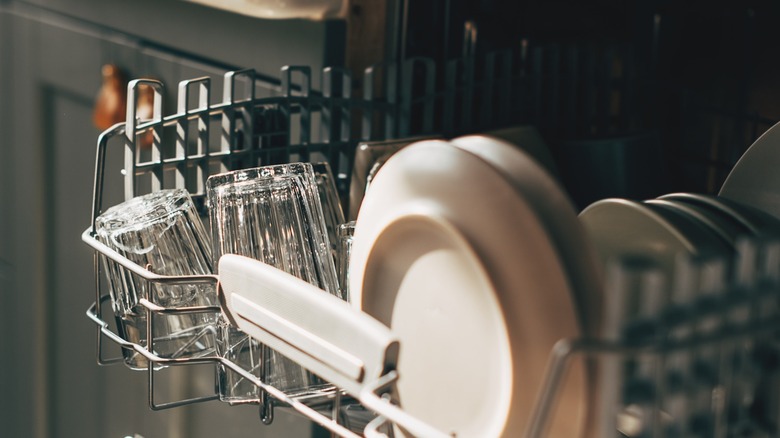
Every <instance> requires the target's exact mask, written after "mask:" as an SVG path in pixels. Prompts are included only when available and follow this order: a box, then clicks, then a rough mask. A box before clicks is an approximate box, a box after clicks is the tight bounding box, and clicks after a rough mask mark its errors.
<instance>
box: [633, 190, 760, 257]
mask: <svg viewBox="0 0 780 438" xmlns="http://www.w3.org/2000/svg"><path fill="white" fill-rule="evenodd" d="M645 204H651V205H655V206H658V207H660V208H666V209H669V210H670V211H676V212H678V213H679V214H682V215H685V216H687V217H689V218H690V219H691V220H694V221H696V222H698V223H700V224H702V226H704V227H707V228H708V229H709V230H711V231H712V232H714V233H715V234H717V235H718V237H720V238H721V239H722V240H723V242H724V243H726V244H727V245H729V247H730V248H735V245H736V243H737V239H738V238H739V237H741V236H744V235H747V234H748V230H747V228H745V227H744V226H742V224H740V223H739V222H737V221H736V220H734V219H733V218H731V217H729V216H726V215H724V214H723V213H721V212H720V211H717V210H712V209H708V208H707V207H706V206H702V205H698V204H696V203H688V202H684V201H679V200H674V199H651V200H647V201H645Z"/></svg>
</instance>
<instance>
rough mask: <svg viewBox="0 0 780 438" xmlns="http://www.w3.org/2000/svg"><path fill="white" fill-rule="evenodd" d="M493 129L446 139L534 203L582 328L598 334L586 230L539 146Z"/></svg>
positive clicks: (596, 288)
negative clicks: (497, 133)
mask: <svg viewBox="0 0 780 438" xmlns="http://www.w3.org/2000/svg"><path fill="white" fill-rule="evenodd" d="M492 135H493V134H487V135H471V136H466V137H460V138H456V139H454V140H451V141H450V143H451V144H452V145H454V146H455V147H458V148H460V149H463V150H465V151H467V152H470V153H472V154H474V155H476V156H478V157H479V158H481V159H483V160H485V161H486V162H487V163H488V164H490V165H491V166H493V167H494V168H495V169H496V170H498V171H499V172H500V173H501V174H502V175H503V176H504V177H505V178H507V180H508V181H509V183H510V184H512V186H513V187H514V189H515V190H516V191H517V193H518V194H520V195H521V196H523V197H524V198H525V199H527V200H528V202H530V203H531V204H532V205H533V207H534V210H535V211H536V213H537V214H538V215H539V216H540V217H541V218H542V225H543V226H544V227H545V229H546V232H547V235H548V236H549V238H550V241H551V242H552V243H553V245H554V246H555V249H556V251H557V252H558V255H559V256H560V259H561V263H562V264H563V266H564V272H565V275H566V278H567V280H568V281H569V288H570V289H571V291H572V293H573V298H574V300H575V302H576V303H577V309H578V316H579V317H580V322H581V328H582V330H583V331H584V333H585V334H586V335H589V336H595V335H598V334H599V333H598V330H599V324H600V322H601V310H602V289H603V280H602V275H601V274H602V273H601V266H600V265H599V264H598V263H596V257H595V254H596V253H595V248H594V247H593V244H592V242H591V241H590V239H588V238H587V236H586V234H585V230H584V228H583V227H582V224H581V223H580V221H579V219H578V217H577V210H576V209H575V207H574V204H572V202H571V200H570V199H569V198H568V196H567V195H566V193H565V192H564V190H563V189H562V188H561V186H560V184H559V183H558V182H557V180H556V179H555V178H554V175H553V174H551V173H550V169H551V168H550V167H549V165H548V164H545V163H544V162H540V161H538V156H539V155H541V154H540V153H539V152H538V151H537V152H533V153H531V152H528V151H527V150H526V145H525V144H517V145H513V144H510V143H509V142H508V140H503V139H499V138H492ZM517 139H518V140H519V139H520V138H519V137H518V138H517ZM518 147H519V148H521V149H522V151H523V152H520V151H518V150H517V149H518Z"/></svg>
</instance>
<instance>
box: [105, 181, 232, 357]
mask: <svg viewBox="0 0 780 438" xmlns="http://www.w3.org/2000/svg"><path fill="white" fill-rule="evenodd" d="M95 231H96V233H97V238H98V240H100V241H101V242H102V243H104V244H106V245H107V246H109V247H111V248H112V249H114V250H116V251H117V252H118V253H119V254H120V255H122V256H124V257H126V258H127V259H129V260H130V261H132V262H135V263H137V264H138V265H140V266H142V267H145V268H147V269H149V270H150V271H152V272H154V273H157V274H161V275H174V276H178V275H203V274H211V273H212V264H211V263H212V257H211V242H210V240H209V236H208V233H207V232H206V230H205V228H204V227H203V224H202V222H201V220H200V217H199V216H198V213H197V210H196V208H195V206H194V204H193V202H192V199H191V198H190V195H189V193H188V192H187V191H186V190H183V189H169V190H161V191H157V192H154V193H150V194H147V195H144V196H139V197H136V198H133V199H130V200H128V201H125V202H123V203H121V204H118V205H115V206H113V207H111V208H109V209H108V210H106V211H105V213H103V214H101V215H100V216H99V217H98V218H97V219H96V220H95ZM101 259H102V262H103V267H104V270H105V272H106V275H107V279H108V285H109V293H110V294H111V298H112V304H113V309H114V314H115V315H116V318H117V326H118V330H119V332H120V334H121V335H122V336H123V337H124V339H125V340H127V341H130V342H134V343H137V344H140V345H142V346H145V347H147V348H148V349H149V350H150V351H152V352H153V353H155V354H157V355H158V356H160V357H164V358H183V357H198V356H203V355H207V354H211V353H214V350H215V337H214V333H215V327H214V326H215V323H216V320H217V314H215V313H198V314H194V313H193V314H176V315H166V314H156V313H152V315H153V320H152V321H153V323H154V324H153V330H154V333H153V336H152V337H151V338H152V342H149V340H150V339H149V338H150V337H149V336H148V334H147V333H146V318H147V311H146V308H144V307H143V306H142V305H140V304H139V300H140V299H141V298H146V299H148V300H149V301H151V302H153V303H155V304H157V305H159V306H163V307H168V308H175V307H183V306H207V305H216V304H217V297H216V291H215V289H214V287H213V286H211V285H199V284H191V285H170V284H168V285H165V284H157V283H151V282H149V281H146V280H144V279H143V278H141V277H140V276H138V275H136V274H133V273H132V272H131V271H129V270H127V269H125V268H124V267H122V266H121V265H119V264H118V263H117V262H115V261H113V260H110V259H109V258H107V257H105V256H101ZM148 343H149V344H151V345H148V346H147V344H148ZM123 352H124V356H125V363H126V364H127V365H128V366H129V367H130V368H134V369H144V368H146V367H147V365H148V363H147V360H146V358H145V357H143V356H142V355H141V354H139V353H137V352H135V351H133V350H128V349H123Z"/></svg>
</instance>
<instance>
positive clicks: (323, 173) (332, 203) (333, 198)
mask: <svg viewBox="0 0 780 438" xmlns="http://www.w3.org/2000/svg"><path fill="white" fill-rule="evenodd" d="M312 168H313V169H314V179H315V181H316V182H317V192H318V193H319V195H320V201H321V202H322V213H323V215H324V218H325V232H327V233H328V241H329V242H330V248H331V252H332V253H333V257H334V259H335V258H337V257H338V251H339V248H338V246H339V235H338V233H339V231H338V230H339V226H340V225H341V224H343V223H344V221H345V219H344V209H343V208H342V207H341V200H340V199H339V192H338V189H337V188H336V179H335V177H334V176H333V172H332V171H331V169H330V164H328V162H327V161H323V162H319V163H312ZM336 263H337V264H338V261H337V262H336ZM336 269H337V270H338V266H336Z"/></svg>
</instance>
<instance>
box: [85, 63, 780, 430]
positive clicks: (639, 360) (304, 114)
mask: <svg viewBox="0 0 780 438" xmlns="http://www.w3.org/2000/svg"><path fill="white" fill-rule="evenodd" d="M414 62H415V61H414V60H412V61H410V63H409V64H406V65H405V66H404V67H403V68H401V69H400V70H401V71H411V69H412V68H413V67H412V66H413V65H414ZM405 69H406V70H405ZM388 71H389V72H391V73H392V74H389V75H387V76H390V77H393V75H394V74H395V73H394V72H395V67H392V68H390V69H389V70H388ZM372 72H373V70H369V72H368V73H369V77H367V78H366V79H365V82H366V83H367V84H368V83H371V84H373V82H374V79H373V77H372V76H370V74H371V73H372ZM295 75H299V76H300V77H301V85H300V86H297V87H296V86H295V85H294V84H293V80H292V79H293V77H294V76H295ZM336 77H339V79H341V81H336V80H335V78H336ZM410 77H411V73H410ZM254 82H255V77H254V72H253V71H252V70H242V71H237V72H229V73H227V74H226V75H225V82H224V85H223V96H224V101H223V102H222V103H219V104H215V105H211V104H209V101H210V80H209V79H208V78H199V79H193V80H189V81H183V82H182V83H181V84H179V88H178V89H179V99H178V102H179V105H178V109H177V113H175V114H173V115H170V116H166V117H163V114H162V101H163V85H162V84H161V83H160V82H157V81H154V80H145V79H141V80H135V81H132V82H131V83H130V84H129V86H128V102H129V103H130V104H129V105H128V114H127V121H126V122H125V123H119V124H117V125H115V126H114V127H112V128H110V129H108V130H106V131H105V132H103V133H102V134H101V135H100V137H99V139H98V146H97V159H96V168H95V187H94V198H93V207H92V225H91V226H90V227H89V228H88V229H87V230H86V231H85V232H84V233H83V235H82V239H83V240H84V241H85V242H86V243H87V244H88V245H90V246H91V247H92V248H93V249H94V250H95V251H96V253H95V255H94V268H95V302H94V303H93V305H92V306H91V307H90V308H89V309H88V310H87V316H88V317H89V318H90V319H91V320H92V321H93V322H94V323H95V324H96V326H97V342H98V346H97V358H98V363H100V364H101V365H108V364H114V363H119V362H121V361H122V359H121V358H105V357H104V343H105V340H106V339H107V340H108V341H110V342H111V343H113V344H116V345H118V346H119V347H121V348H123V349H130V350H133V351H135V352H137V353H139V354H140V355H142V356H144V357H145V358H146V359H147V360H148V366H147V372H148V384H149V400H148V401H149V406H150V408H152V409H155V410H157V409H167V408H175V407H178V406H183V405H187V404H192V403H198V402H205V401H210V400H218V399H219V397H218V395H217V394H216V393H215V394H206V395H204V396H201V397H197V398H192V399H186V400H174V401H168V402H165V403H159V402H158V400H156V398H155V390H154V388H155V383H154V382H155V374H156V373H157V372H158V371H159V370H160V369H161V368H163V367H176V366H188V365H212V366H214V367H217V366H221V367H226V368H229V369H230V370H232V371H233V372H235V373H238V374H239V375H240V376H242V377H243V378H244V379H246V380H248V381H250V382H252V383H253V384H254V385H256V386H258V387H259V388H260V389H261V390H262V393H263V397H262V398H261V403H260V414H261V415H260V417H261V419H262V420H263V422H265V423H269V422H271V421H272V419H273V409H274V406H284V407H287V408H292V409H294V410H295V411H296V412H298V413H300V414H302V415H303V416H305V417H307V418H309V419H310V420H311V421H313V422H316V423H317V424H319V425H321V426H323V427H325V428H326V429H328V430H330V431H331V432H333V433H335V434H337V435H339V436H345V437H357V436H361V435H365V436H386V435H391V436H392V435H393V427H392V426H397V427H399V428H400V429H401V430H405V431H409V432H412V434H414V435H417V436H449V435H448V434H447V433H444V432H440V431H438V430H436V429H435V428H433V427H431V426H430V425H427V424H425V423H424V422H422V421H420V420H418V419H417V418H415V417H414V416H413V415H411V414H410V413H408V412H405V411H404V410H403V409H402V408H401V407H400V406H398V405H397V404H396V403H395V401H394V400H393V397H392V395H391V394H392V387H393V385H394V382H395V381H396V380H397V379H398V377H399V376H398V374H397V372H395V371H389V372H388V373H386V374H385V375H384V376H382V377H381V378H380V379H378V380H377V381H375V382H370V383H369V384H368V385H366V387H368V388H370V389H371V390H370V391H366V392H365V393H363V394H346V393H345V392H344V391H343V390H342V389H340V388H336V387H328V388H326V389H323V390H320V391H318V392H313V393H304V394H289V393H285V392H283V391H281V390H279V389H278V388H275V387H273V386H271V385H268V384H267V383H265V382H263V381H262V380H261V379H260V378H258V377H257V376H255V375H253V374H252V373H250V372H249V371H247V370H245V369H242V368H241V367H240V366H238V365H236V364H235V363H233V362H231V361H230V360H227V359H225V358H221V357H218V356H216V355H209V356H205V357H200V358H187V359H167V358H162V357H159V356H157V355H155V354H154V353H153V352H152V351H150V350H149V349H148V348H147V347H145V346H142V345H139V344H136V343H132V342H128V341H127V340H125V339H124V338H123V337H122V336H120V335H119V334H117V333H116V332H114V331H113V330H112V329H111V325H110V324H109V323H108V322H107V320H108V319H107V318H106V315H105V314H104V311H103V307H104V305H105V304H106V303H107V302H109V300H110V296H109V294H108V293H107V292H105V291H104V289H105V286H104V285H103V284H102V281H101V264H100V262H99V258H100V257H107V258H109V259H111V260H113V261H115V262H117V263H119V264H120V265H121V266H123V267H124V268H125V269H128V270H129V271H131V272H132V273H133V274H134V275H137V276H140V277H141V278H143V279H145V280H146V281H149V282H151V283H158V284H193V283H200V284H204V283H208V284H213V285H216V284H217V282H218V278H217V277H216V276H209V275H204V276H183V277H170V276H162V275H158V274H155V273H153V272H151V271H149V270H148V269H146V268H144V267H142V266H139V265H137V264H134V263H133V262H131V261H129V260H127V259H126V258H123V257H122V256H121V255H120V254H118V253H116V252H114V251H113V250H111V249H110V248H108V247H107V246H105V245H103V244H102V243H100V242H99V241H98V240H97V239H96V237H95V232H94V223H95V219H96V218H97V217H98V216H99V215H100V213H101V212H102V210H103V204H104V202H105V199H104V197H105V196H104V195H105V188H106V181H105V178H106V175H107V173H106V170H107V162H108V161H107V152H108V151H109V149H110V148H111V147H112V146H111V145H113V144H114V143H119V144H120V145H121V151H122V156H123V157H124V167H123V169H122V171H121V175H122V176H121V178H122V179H123V182H124V193H123V196H124V198H131V197H133V196H136V195H137V194H138V193H143V192H151V191H156V190H160V189H163V188H170V187H184V188H187V189H188V190H189V191H190V193H192V195H193V199H194V200H195V201H196V203H198V202H200V203H202V201H203V195H204V187H205V179H206V178H207V177H208V176H209V175H210V174H213V173H216V172H221V171H225V170H229V169H235V168H241V167H250V166H256V165H264V164H275V163H279V162H289V161H294V160H298V161H312V160H322V161H328V162H330V164H331V166H332V167H333V169H334V173H336V174H338V180H339V186H340V188H341V191H342V193H344V192H346V189H345V187H348V183H349V170H348V169H349V168H350V166H351V162H352V159H353V158H354V155H353V154H354V148H355V147H356V145H357V144H358V142H359V141H364V140H373V139H376V138H377V137H379V135H378V134H377V132H382V134H383V135H382V136H383V137H387V138H393V137H396V136H404V135H407V136H408V135H411V134H430V133H432V132H433V102H434V101H435V100H436V96H435V93H433V89H432V88H431V87H429V88H427V89H426V93H427V94H424V96H423V97H421V98H413V97H412V95H411V92H410V91H409V92H408V93H406V92H402V93H396V92H395V89H394V88H393V85H392V84H391V85H389V86H388V87H387V88H386V90H392V92H390V93H389V94H387V95H386V96H385V98H381V99H380V98H375V97H374V95H375V93H374V92H373V91H371V90H369V89H368V88H367V89H366V90H365V92H364V95H363V98H362V99H353V98H351V97H350V94H349V93H350V92H349V90H350V89H351V76H350V75H349V73H348V72H346V71H343V70H337V69H325V71H324V73H323V81H322V82H323V87H325V88H326V91H325V92H323V93H314V92H313V91H312V90H311V88H310V84H311V71H310V70H309V69H308V68H306V67H289V68H284V69H283V77H282V81H281V88H280V93H279V95H278V96H269V97H262V98H258V97H257V96H256V95H255V91H254V85H253V84H254ZM391 82H392V81H388V83H391ZM335 84H339V85H338V86H336V85H335ZM140 87H150V88H151V89H152V90H153V91H154V112H153V114H152V115H151V117H150V118H148V119H141V118H140V117H137V116H138V114H137V113H136V108H135V104H136V102H137V101H138V99H137V97H138V90H139V88H140ZM336 89H338V90H340V91H339V94H340V96H339V97H334V96H333V95H334V94H336V93H335V92H333V90H336ZM402 89H403V87H402ZM240 90H242V91H243V94H242V93H241V91H240ZM193 91H196V92H197V95H198V104H197V107H195V108H194V109H193V108H190V106H191V105H190V102H189V96H190V95H191V94H193ZM239 95H241V96H239ZM390 96H401V97H400V99H397V100H396V99H395V98H392V97H390ZM356 111H357V112H360V113H361V114H362V117H361V120H362V126H361V128H360V135H359V136H357V137H359V138H353V131H355V132H356V131H357V130H356V129H353V127H352V126H351V124H350V121H351V120H352V119H354V118H355V117H354V112H356ZM413 114H414V115H416V116H421V120H423V121H424V123H423V126H421V127H420V129H419V130H410V128H409V126H410V122H409V119H410V118H411V117H412V115H413ZM315 125H316V126H315ZM214 126H216V127H218V129H212V128H213V127H214ZM313 127H314V128H318V129H314V128H313ZM215 134H216V135H215ZM112 150H113V149H112ZM201 205H202V204H201ZM742 249H743V251H741V252H740V253H738V254H737V255H736V256H735V258H734V260H715V261H714V262H713V261H711V260H706V261H695V262H691V263H690V264H689V265H687V268H685V269H689V270H702V271H703V270H706V269H709V268H711V266H713V264H714V265H715V266H720V267H721V268H723V267H730V266H736V265H737V264H738V263H740V258H742V259H751V260H752V258H754V256H755V254H756V253H757V252H760V253H761V254H763V256H762V260H764V262H763V265H762V266H761V269H757V270H756V274H755V278H757V279H758V280H757V281H755V282H752V283H750V284H748V285H746V284H742V283H737V282H733V281H726V282H724V283H723V284H721V285H720V286H721V287H720V288H719V291H718V293H717V294H709V295H703V296H701V297H699V298H696V299H695V300H691V301H687V302H684V303H675V304H669V305H665V306H663V307H661V308H659V309H656V310H655V311H654V312H653V313H652V314H651V315H646V316H643V317H642V318H633V319H630V320H624V315H623V316H621V315H619V314H614V312H613V315H612V316H610V315H607V316H606V317H605V324H606V325H607V326H609V325H610V324H612V326H613V329H614V330H613V332H612V336H604V337H603V338H600V339H562V340H560V341H559V342H558V343H557V344H556V346H555V348H554V349H553V350H552V351H551V352H550V354H549V362H548V370H547V375H546V376H545V378H544V379H545V380H544V385H543V390H542V391H541V392H540V393H539V394H538V396H537V402H536V404H535V406H534V407H533V410H532V413H531V416H530V418H531V421H530V422H529V424H528V427H527V429H526V433H525V434H526V436H529V437H537V436H545V432H546V427H547V426H548V423H549V420H550V416H551V412H552V410H553V408H554V406H555V402H556V395H557V394H558V393H559V390H560V386H561V384H562V383H563V376H564V375H565V371H566V369H567V367H568V365H569V364H570V363H571V361H572V360H574V359H575V358H577V357H585V358H587V359H588V360H590V361H592V363H598V366H595V369H598V370H600V371H598V372H599V373H602V376H601V378H600V379H598V385H599V388H598V391H599V397H598V399H597V400H596V402H595V405H594V406H592V407H591V408H590V409H589V413H590V414H589V415H590V416H591V417H593V418H590V419H589V420H590V421H589V422H593V423H594V424H597V426H595V427H596V428H597V429H598V431H599V432H600V436H610V435H612V436H614V435H616V434H618V433H619V434H622V435H623V436H667V435H669V431H670V430H674V431H676V432H675V433H682V432H679V430H683V431H684V432H690V430H692V429H696V431H697V433H699V434H701V435H703V436H729V435H732V434H734V433H751V432H755V431H758V430H760V431H762V433H766V434H770V433H773V434H774V433H777V431H778V430H780V427H778V421H777V420H778V419H779V418H780V396H776V395H774V393H780V391H766V390H764V388H762V385H765V384H766V383H767V382H768V383H769V385H770V386H768V387H769V388H773V389H778V388H780V366H778V363H780V343H778V342H777V333H778V330H780V293H779V292H780V241H778V240H777V239H774V238H768V239H762V240H759V241H752V242H746V243H745V244H744V245H743V248H742ZM612 268H613V270H612V272H610V273H609V275H608V281H607V290H606V295H607V297H609V296H611V295H614V296H618V295H620V294H626V293H627V291H626V290H625V287H627V286H625V285H624V284H620V283H621V282H620V281H619V280H616V279H620V278H623V277H625V276H626V275H640V276H641V275H644V273H643V272H641V269H640V270H637V269H636V268H635V267H632V266H630V264H627V263H621V262H618V263H615V264H614V265H613V266H612ZM723 269H726V268H723ZM759 271H760V272H759ZM697 272H698V271H697ZM610 279H611V280H613V281H610ZM140 304H141V305H142V306H143V308H144V309H145V311H146V312H147V314H148V315H151V314H155V313H156V314H177V313H219V312H221V311H222V309H221V308H220V307H216V306H209V307H187V308H169V307H162V306H159V305H156V304H155V303H153V302H150V301H147V300H141V303H140ZM153 319H154V318H152V317H147V318H146V323H147V333H153V330H152V327H151V324H153V322H152V321H153ZM701 327H705V328H706V329H705V330H702V329H701ZM153 342H154V341H153V339H151V340H150V342H149V343H150V344H153ZM701 351H708V352H709V353H708V354H714V356H711V357H715V358H717V361H716V362H717V364H718V366H717V367H715V369H714V370H700V369H698V368H697V367H696V366H693V365H692V366H691V367H690V370H689V369H687V368H686V369H685V370H683V371H680V370H678V369H676V368H675V367H676V366H677V365H675V364H676V363H677V362H676V361H677V358H679V357H680V356H685V357H686V358H687V359H685V360H686V361H688V362H691V363H694V365H695V363H696V362H697V361H698V360H699V358H700V357H699V356H700V355H699V353H700V352H701ZM643 363H651V364H652V365H651V366H646V365H642V364H643ZM609 370H612V371H615V370H617V372H616V374H615V376H618V377H615V378H612V376H611V375H610V377H609V378H604V374H605V373H607V372H608V371H609ZM686 378H687V379H690V380H691V382H686ZM693 381H695V382H693ZM692 382H693V383H692ZM462 384H463V385H468V381H467V378H465V377H464V382H463V383H462ZM626 388H628V389H626ZM702 394H704V396H703V397H702ZM680 399H682V403H680ZM694 399H695V400H698V401H697V402H693V401H692V400H694ZM700 399H703V400H704V401H701V400H700ZM756 400H760V403H758V405H759V407H758V408H757V407H756V406H757V402H756ZM697 403H699V404H701V406H699V405H698V404H697ZM350 404H352V405H355V404H357V405H359V406H361V407H362V408H365V409H366V410H367V411H369V412H372V413H373V415H372V418H373V419H372V420H371V421H370V422H369V423H368V424H367V425H366V426H365V428H363V429H362V430H357V431H356V430H351V429H350V428H349V427H347V426H346V425H345V424H344V417H343V411H342V407H343V406H345V405H350ZM679 411H683V412H682V413H680V412H679ZM694 411H695V412H694ZM757 411H760V412H757ZM678 423H679V424H678ZM594 430H596V429H594ZM682 434H683V435H684V433H682ZM681 436H682V435H681Z"/></svg>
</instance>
